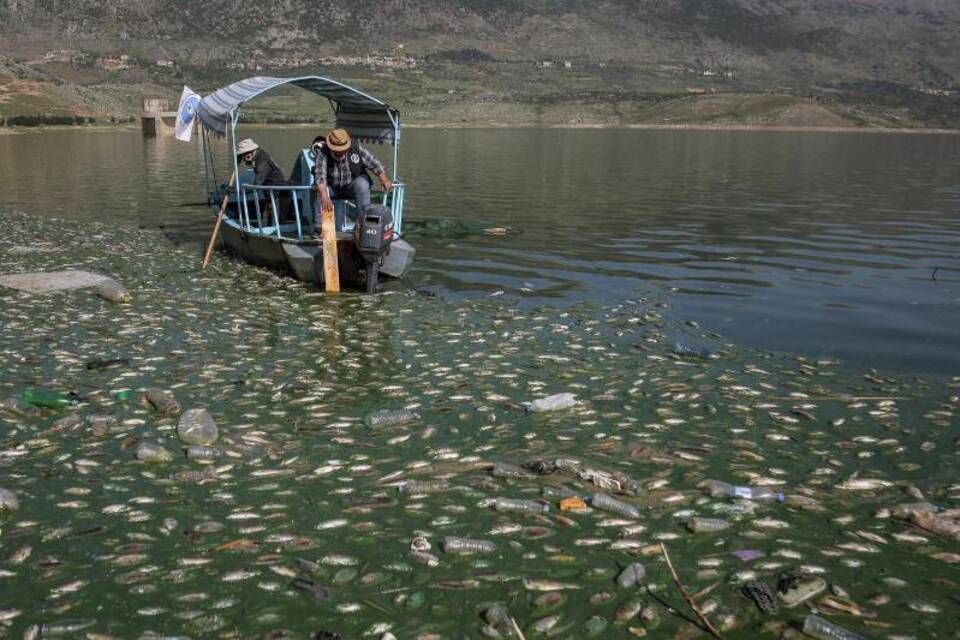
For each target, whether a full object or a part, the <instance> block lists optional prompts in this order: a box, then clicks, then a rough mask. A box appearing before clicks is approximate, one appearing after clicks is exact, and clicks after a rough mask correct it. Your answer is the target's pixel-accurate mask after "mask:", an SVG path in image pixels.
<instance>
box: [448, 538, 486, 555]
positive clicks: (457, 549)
mask: <svg viewBox="0 0 960 640" xmlns="http://www.w3.org/2000/svg"><path fill="white" fill-rule="evenodd" d="M443 550H444V551H445V552H446V553H493V552H494V551H496V550H497V545H495V544H494V543H492V542H490V541H489V540H471V539H470V538H454V537H452V536H448V537H446V538H445V539H444V540H443Z"/></svg>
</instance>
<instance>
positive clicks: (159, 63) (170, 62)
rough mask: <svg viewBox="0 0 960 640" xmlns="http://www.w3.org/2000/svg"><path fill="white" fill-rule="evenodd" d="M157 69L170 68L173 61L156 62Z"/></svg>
mask: <svg viewBox="0 0 960 640" xmlns="http://www.w3.org/2000/svg"><path fill="white" fill-rule="evenodd" d="M157 66H158V67H172V66H173V60H157Z"/></svg>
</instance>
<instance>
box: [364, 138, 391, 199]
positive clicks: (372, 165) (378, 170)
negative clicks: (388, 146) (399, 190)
mask: <svg viewBox="0 0 960 640" xmlns="http://www.w3.org/2000/svg"><path fill="white" fill-rule="evenodd" d="M359 146H360V159H361V160H363V165H364V166H365V167H366V168H368V169H370V171H373V173H374V174H376V176H377V178H378V179H379V180H380V184H381V185H382V186H383V190H384V191H390V189H391V188H392V187H393V183H392V182H390V177H389V176H387V172H386V171H384V169H383V163H382V162H380V161H379V160H377V157H376V156H375V155H373V154H372V153H370V152H369V151H367V148H366V147H365V146H363V145H359Z"/></svg>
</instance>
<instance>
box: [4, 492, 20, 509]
mask: <svg viewBox="0 0 960 640" xmlns="http://www.w3.org/2000/svg"><path fill="white" fill-rule="evenodd" d="M19 507H20V501H19V500H18V499H17V494H15V493H14V492H13V491H10V490H9V489H0V511H2V510H10V511H13V510H14V509H17V508H19Z"/></svg>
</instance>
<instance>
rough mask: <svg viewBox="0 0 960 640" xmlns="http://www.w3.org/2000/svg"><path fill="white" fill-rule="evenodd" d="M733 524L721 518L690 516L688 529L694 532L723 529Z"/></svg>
mask: <svg viewBox="0 0 960 640" xmlns="http://www.w3.org/2000/svg"><path fill="white" fill-rule="evenodd" d="M731 526H732V525H731V524H730V522H729V521H728V520H722V519H721V518H690V519H689V520H687V529H689V530H690V531H692V532H693V533H706V532H709V531H723V530H724V529H729V528H730V527H731Z"/></svg>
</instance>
